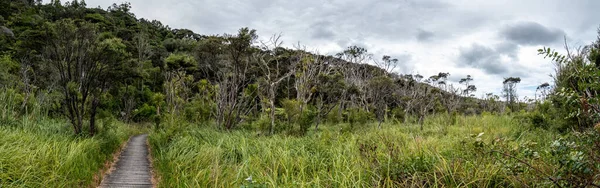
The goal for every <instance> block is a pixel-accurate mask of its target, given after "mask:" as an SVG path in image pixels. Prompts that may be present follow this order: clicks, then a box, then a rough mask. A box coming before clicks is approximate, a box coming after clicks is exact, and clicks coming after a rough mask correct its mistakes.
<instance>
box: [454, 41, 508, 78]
mask: <svg viewBox="0 0 600 188" xmlns="http://www.w3.org/2000/svg"><path fill="white" fill-rule="evenodd" d="M458 64H459V65H461V66H468V67H473V68H478V69H483V70H484V71H485V72H486V73H488V74H496V75H498V74H506V73H507V72H508V71H509V70H508V68H507V66H506V65H503V64H502V62H501V61H500V54H498V52H497V51H496V50H495V49H492V48H490V47H487V46H483V45H480V44H472V45H471V46H470V47H467V48H462V49H460V53H459V62H458Z"/></svg>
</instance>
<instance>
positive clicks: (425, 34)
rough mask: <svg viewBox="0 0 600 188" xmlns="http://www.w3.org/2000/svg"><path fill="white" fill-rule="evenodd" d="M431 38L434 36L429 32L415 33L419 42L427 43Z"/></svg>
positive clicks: (421, 30)
mask: <svg viewBox="0 0 600 188" xmlns="http://www.w3.org/2000/svg"><path fill="white" fill-rule="evenodd" d="M433 36H434V34H433V32H431V31H426V30H423V29H419V31H418V32H417V40H418V41H421V42H424V41H429V39H431V38H432V37H433Z"/></svg>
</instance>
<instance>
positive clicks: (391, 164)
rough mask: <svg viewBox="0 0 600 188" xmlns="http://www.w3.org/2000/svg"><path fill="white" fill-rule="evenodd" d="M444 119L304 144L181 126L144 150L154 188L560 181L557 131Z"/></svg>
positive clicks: (320, 134)
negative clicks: (148, 152) (150, 158)
mask: <svg viewBox="0 0 600 188" xmlns="http://www.w3.org/2000/svg"><path fill="white" fill-rule="evenodd" d="M447 119H448V117H445V116H438V117H433V118H429V119H427V120H426V122H425V126H424V130H423V131H421V130H420V127H419V126H418V125H414V124H385V125H384V126H383V128H381V129H378V128H376V125H375V124H373V125H364V126H363V127H361V128H358V129H357V130H356V131H344V130H345V127H346V126H347V125H343V124H342V125H333V126H332V125H329V126H324V129H323V130H320V131H314V132H309V134H308V135H307V136H303V137H296V136H286V135H275V136H258V135H257V133H254V132H249V131H242V130H240V131H233V132H225V131H219V130H215V129H211V128H194V126H189V125H188V126H182V127H180V128H179V129H178V130H175V131H174V129H170V130H167V131H156V132H155V133H153V134H151V136H150V142H151V145H152V146H153V155H154V157H155V159H154V160H155V161H154V164H155V168H156V169H157V170H158V172H159V175H160V176H161V181H160V186H161V187H240V186H247V187H374V186H376V187H406V186H411V187H431V186H441V187H456V186H468V187H497V186H503V187H504V186H517V187H523V186H553V185H554V183H553V181H552V180H551V179H548V178H546V177H545V176H544V175H548V176H552V175H560V173H561V171H560V169H561V168H559V164H558V163H557V160H558V159H556V157H555V156H553V152H555V150H556V149H555V148H554V149H552V148H553V146H552V144H554V145H556V142H559V143H562V142H561V140H562V137H561V136H560V135H559V134H558V133H555V132H552V131H547V130H543V129H534V128H530V126H527V125H525V124H523V123H520V122H519V121H518V120H517V118H513V117H511V116H493V115H484V116H470V117H458V119H457V121H456V124H454V125H449V123H448V121H447ZM566 139H568V138H566ZM529 165H530V166H531V167H530V166H529ZM248 177H252V182H250V181H247V180H246V179H247V178H248ZM558 183H561V182H558ZM562 183H563V184H564V183H565V182H562ZM567 183H568V182H567Z"/></svg>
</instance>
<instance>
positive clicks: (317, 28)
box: [310, 21, 335, 40]
mask: <svg viewBox="0 0 600 188" xmlns="http://www.w3.org/2000/svg"><path fill="white" fill-rule="evenodd" d="M310 28H311V30H312V34H311V36H312V38H314V39H328V40H331V39H333V38H334V37H335V33H334V32H333V31H332V30H331V22H329V21H319V22H316V23H313V24H312V25H311V26H310Z"/></svg>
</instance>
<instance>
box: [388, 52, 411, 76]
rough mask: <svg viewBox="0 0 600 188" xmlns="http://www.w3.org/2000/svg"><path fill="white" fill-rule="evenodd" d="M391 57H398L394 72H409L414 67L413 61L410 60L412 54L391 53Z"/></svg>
mask: <svg viewBox="0 0 600 188" xmlns="http://www.w3.org/2000/svg"><path fill="white" fill-rule="evenodd" d="M391 57H392V58H396V59H398V67H396V68H395V70H394V72H400V73H409V72H411V71H413V69H414V63H413V62H412V55H410V54H396V55H394V54H392V55H391Z"/></svg>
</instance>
